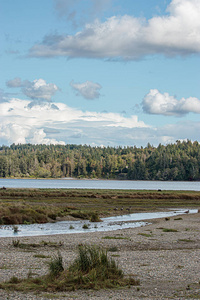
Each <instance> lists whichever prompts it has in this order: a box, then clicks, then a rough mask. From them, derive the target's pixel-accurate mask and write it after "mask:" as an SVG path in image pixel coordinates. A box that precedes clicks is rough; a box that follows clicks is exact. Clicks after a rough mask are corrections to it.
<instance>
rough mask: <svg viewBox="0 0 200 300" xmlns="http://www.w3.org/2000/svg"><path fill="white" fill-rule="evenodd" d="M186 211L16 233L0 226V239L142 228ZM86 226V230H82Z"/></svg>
mask: <svg viewBox="0 0 200 300" xmlns="http://www.w3.org/2000/svg"><path fill="white" fill-rule="evenodd" d="M186 211H187V210H186V209H184V210H183V209H181V210H180V209H177V210H175V209H173V210H172V209H171V210H169V211H165V212H150V213H134V214H129V215H122V216H114V217H109V218H102V222H98V223H96V222H94V223H93V222H90V221H88V220H80V221H62V222H56V223H45V224H31V225H17V227H18V231H17V232H14V230H13V226H12V225H1V226H0V237H21V236H39V235H54V234H73V233H83V232H98V231H112V230H118V229H126V228H135V227H142V226H145V225H147V224H149V223H148V222H147V220H151V219H157V218H166V217H172V216H177V215H182V214H184V213H185V212H186ZM187 212H188V213H190V214H191V213H193V214H194V213H197V212H198V210H197V209H191V210H189V211H187ZM84 224H86V225H87V226H88V229H83V225H84Z"/></svg>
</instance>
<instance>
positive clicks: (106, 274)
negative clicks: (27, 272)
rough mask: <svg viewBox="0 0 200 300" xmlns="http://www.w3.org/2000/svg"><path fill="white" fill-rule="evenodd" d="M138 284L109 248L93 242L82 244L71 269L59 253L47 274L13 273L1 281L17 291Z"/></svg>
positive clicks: (52, 290) (51, 290)
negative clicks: (123, 268)
mask: <svg viewBox="0 0 200 300" xmlns="http://www.w3.org/2000/svg"><path fill="white" fill-rule="evenodd" d="M130 285H139V280H136V279H135V278H133V277H131V276H125V275H124V273H123V272H122V270H121V269H120V268H119V267H118V265H117V263H116V262H115V260H114V259H113V258H109V257H108V255H107V252H106V251H105V250H103V249H102V248H100V247H98V246H94V245H90V246H88V245H82V244H81V245H79V246H78V256H77V258H76V259H75V260H74V262H72V264H71V265H70V266H69V268H68V269H64V267H63V261H62V256H61V254H60V253H58V255H57V256H56V257H54V258H53V259H52V260H51V261H50V262H49V273H48V274H47V275H45V276H41V277H34V278H31V276H28V278H26V279H20V278H17V277H12V278H11V279H10V280H9V281H8V282H4V283H0V288H2V289H9V290H18V291H23V292H27V291H48V292H56V291H73V290H77V289H101V288H116V287H124V286H130Z"/></svg>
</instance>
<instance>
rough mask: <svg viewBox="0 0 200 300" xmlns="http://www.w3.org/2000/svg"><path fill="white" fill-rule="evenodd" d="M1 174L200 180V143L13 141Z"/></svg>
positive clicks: (0, 163) (0, 161)
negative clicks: (116, 144)
mask: <svg viewBox="0 0 200 300" xmlns="http://www.w3.org/2000/svg"><path fill="white" fill-rule="evenodd" d="M0 177H4V178H5V177H11V178H12V177H17V178H19V177H20V178H21V177H22V178H23V177H26V178H61V177H76V178H105V179H132V180H200V144H199V143H198V142H197V141H195V142H191V141H189V140H188V141H182V142H181V141H177V142H176V143H175V144H169V145H167V146H164V145H161V144H159V145H158V147H153V146H151V145H150V144H149V143H148V144H147V146H146V147H144V148H143V147H141V148H137V147H135V146H133V147H129V146H127V147H120V146H119V147H91V146H87V145H65V146H63V145H32V144H22V145H21V144H19V145H15V144H12V145H11V146H1V147H0Z"/></svg>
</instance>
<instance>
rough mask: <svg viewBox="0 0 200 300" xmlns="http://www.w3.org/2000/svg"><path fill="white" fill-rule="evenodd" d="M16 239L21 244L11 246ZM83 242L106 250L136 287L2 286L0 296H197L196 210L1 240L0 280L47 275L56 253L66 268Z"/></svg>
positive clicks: (199, 221) (199, 238) (199, 230)
mask: <svg viewBox="0 0 200 300" xmlns="http://www.w3.org/2000/svg"><path fill="white" fill-rule="evenodd" d="M16 240H19V243H21V244H22V245H24V246H23V247H16V246H14V244H15V242H16ZM81 243H82V244H95V245H100V246H101V247H103V248H105V249H107V250H108V254H109V256H112V257H113V258H114V259H115V260H116V261H117V262H118V264H119V266H120V268H121V269H122V270H123V272H124V274H125V275H126V274H127V275H128V274H131V275H132V276H133V277H135V278H136V279H139V280H140V285H138V286H130V287H126V288H120V289H108V290H75V291H73V292H56V293H52V292H27V291H26V292H18V291H12V290H3V289H0V299H20V300H21V299H80V300H81V299H115V300H116V299H200V213H197V214H183V215H181V216H174V217H170V218H166V219H155V220H152V221H151V224H149V225H147V226H144V227H140V228H131V229H122V230H117V231H107V232H94V233H83V234H73V233H72V234H63V235H52V236H39V237H20V238H18V237H13V238H0V257H1V259H0V282H3V281H7V280H9V279H10V278H11V277H12V276H16V277H18V278H26V277H27V276H36V277H37V276H40V275H44V274H46V273H47V272H48V264H47V262H48V261H50V260H51V258H52V257H54V256H55V255H56V254H57V253H58V251H59V252H60V253H61V255H62V257H63V262H64V266H65V267H66V268H67V267H68V266H69V264H70V263H71V262H72V261H73V260H74V259H75V257H76V255H77V246H78V245H79V244H81Z"/></svg>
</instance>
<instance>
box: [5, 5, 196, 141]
mask: <svg viewBox="0 0 200 300" xmlns="http://www.w3.org/2000/svg"><path fill="white" fill-rule="evenodd" d="M199 16H200V0H171V1H170V0H140V1H136V0H42V1H41V0H34V1H31V0H30V1H27V0H17V1H16V0H0V145H10V144H13V143H15V144H25V143H32V144H62V145H65V144H83V145H84V144H87V145H91V146H115V147H117V146H137V147H141V146H142V147H145V146H146V145H147V144H148V143H150V144H151V145H153V146H155V147H156V146H158V145H159V144H160V143H161V144H164V145H166V144H169V143H175V142H176V141H177V140H181V141H182V140H187V139H189V140H191V141H198V142H200V134H199V133H200V118H199V117H200V71H199V70H200V18H199Z"/></svg>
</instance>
